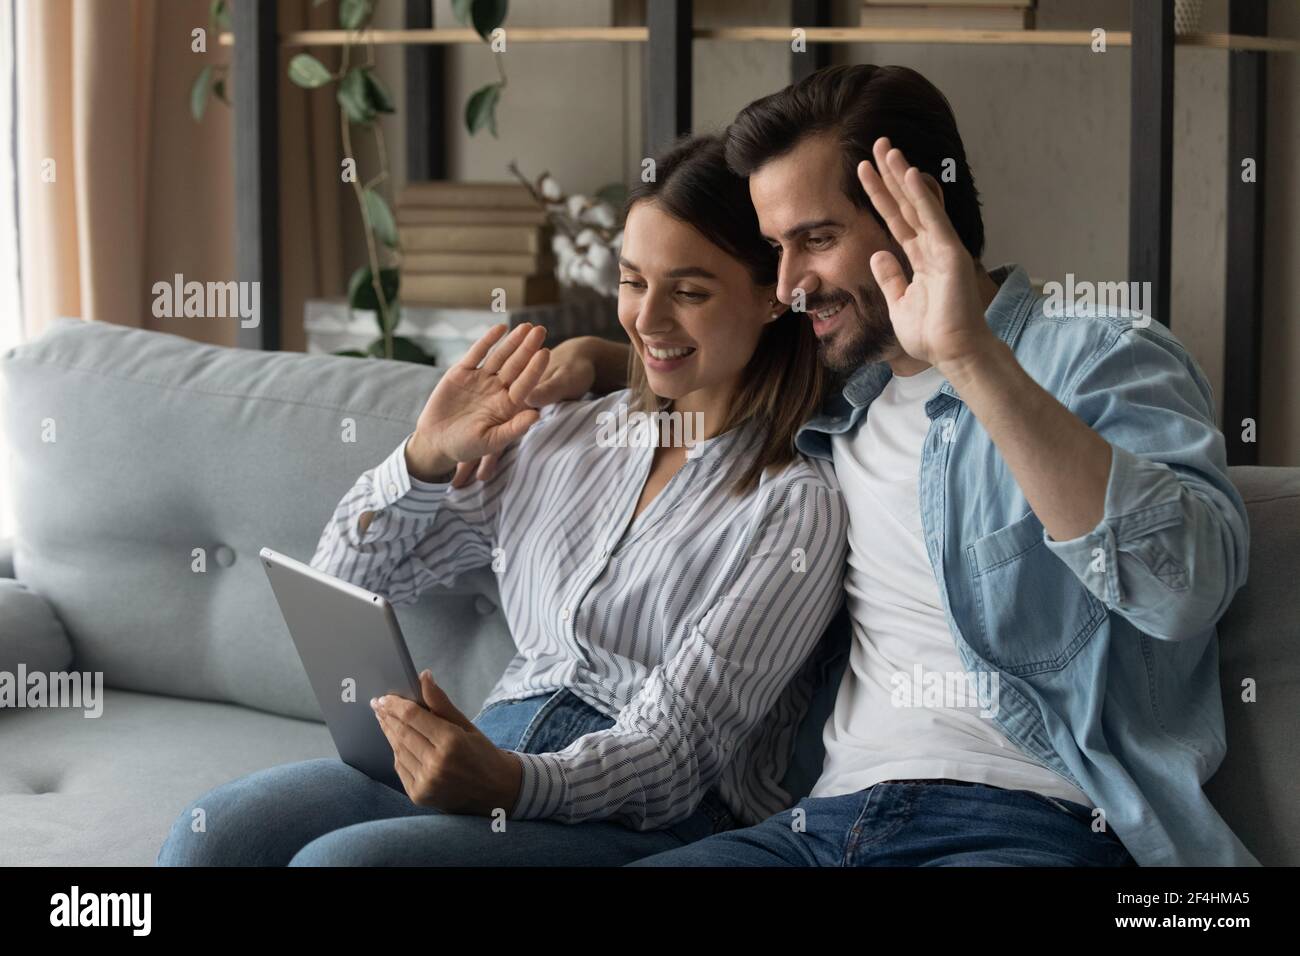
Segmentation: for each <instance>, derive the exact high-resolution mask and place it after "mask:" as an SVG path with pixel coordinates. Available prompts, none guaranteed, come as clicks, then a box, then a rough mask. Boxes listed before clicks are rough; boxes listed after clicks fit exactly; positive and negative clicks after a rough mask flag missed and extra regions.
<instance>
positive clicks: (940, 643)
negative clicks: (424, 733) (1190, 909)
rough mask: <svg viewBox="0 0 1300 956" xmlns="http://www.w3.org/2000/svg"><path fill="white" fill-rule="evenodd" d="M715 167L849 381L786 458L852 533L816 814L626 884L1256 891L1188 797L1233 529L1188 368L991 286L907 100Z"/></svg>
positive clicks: (685, 852)
mask: <svg viewBox="0 0 1300 956" xmlns="http://www.w3.org/2000/svg"><path fill="white" fill-rule="evenodd" d="M727 160H728V164H729V165H730V166H731V167H732V169H733V170H734V171H735V172H736V173H738V174H740V175H743V176H747V177H749V184H750V195H751V198H752V200H753V203H754V207H755V209H756V210H757V213H758V219H759V224H760V227H761V230H762V232H763V234H764V236H765V237H766V239H767V240H768V241H769V242H770V243H771V244H772V245H773V246H774V247H776V248H777V249H778V250H779V252H780V275H779V285H778V290H777V295H778V298H780V300H781V301H782V302H785V303H788V304H790V305H791V306H792V307H794V308H795V309H801V310H802V311H806V312H807V313H808V316H809V321H811V322H812V323H813V328H814V330H815V331H816V333H817V336H818V340H819V343H820V353H821V357H822V360H823V362H824V363H825V364H826V365H827V366H828V367H829V368H831V369H832V370H834V371H835V372H838V373H839V374H840V375H841V377H842V383H841V384H842V388H841V389H840V390H839V391H838V392H837V393H836V394H833V395H832V396H831V398H830V400H829V402H828V404H827V407H826V408H825V409H824V411H823V414H821V415H820V416H818V417H816V418H814V419H813V420H812V421H810V422H809V423H808V424H807V425H806V426H805V427H804V428H803V430H802V431H801V432H800V433H799V435H798V438H797V445H798V446H799V448H800V449H801V450H803V451H804V452H805V453H807V454H809V455H812V456H816V457H821V458H825V459H829V460H830V461H832V462H833V463H834V467H835V471H836V475H837V477H838V479H839V483H840V485H841V488H842V490H843V493H844V496H845V498H846V500H847V502H848V505H849V512H850V519H851V520H850V531H849V569H848V573H847V575H846V584H845V587H846V592H847V603H848V608H849V611H850V613H851V616H852V620H853V640H852V643H851V646H850V651H849V660H848V664H847V667H846V669H845V670H844V673H843V678H842V681H841V683H840V685H839V688H838V695H837V697H836V700H835V706H834V710H833V713H832V714H831V716H830V718H829V719H828V720H827V722H826V725H825V728H824V733H823V738H824V741H825V744H826V758H825V763H824V766H823V770H822V775H821V777H820V779H819V780H818V781H817V782H816V785H815V786H814V787H813V789H812V792H811V793H810V795H809V796H808V797H807V798H805V799H804V800H801V801H800V802H799V803H798V804H797V805H796V806H795V807H794V808H793V809H791V810H788V811H785V812H782V813H778V814H776V815H775V816H773V817H770V818H769V819H767V820H766V821H764V822H762V823H760V824H758V825H757V826H753V827H749V828H746V829H739V830H733V831H730V832H727V833H722V834H717V835H714V836H712V837H709V838H707V839H705V840H702V841H700V842H698V843H695V844H693V845H691V846H689V847H684V848H682V849H680V850H672V851H669V852H666V853H661V854H658V855H655V856H651V857H647V858H645V859H643V860H641V861H640V862H639V864H637V865H693V866H698V865H742V866H743V865H757V866H764V865H781V864H792V865H830V866H841V865H1100V866H1115V865H1132V864H1133V863H1134V862H1136V863H1139V864H1142V865H1153V864H1155V865H1159V864H1186V865H1217V864H1242V863H1254V862H1255V861H1254V859H1253V857H1252V856H1251V855H1250V853H1249V852H1248V851H1247V850H1246V848H1245V847H1244V846H1242V844H1241V843H1240V841H1239V840H1238V839H1237V838H1236V836H1235V835H1234V834H1233V833H1232V832H1231V831H1230V830H1229V828H1228V827H1227V825H1226V824H1225V823H1224V822H1223V820H1222V819H1221V818H1220V817H1219V815H1218V813H1217V812H1216V811H1215V810H1214V808H1213V806H1211V804H1210V802H1209V800H1208V799H1207V797H1206V796H1205V794H1204V792H1203V791H1202V784H1203V783H1204V782H1205V781H1206V780H1207V779H1208V778H1209V777H1210V776H1211V775H1212V774H1213V773H1214V771H1215V770H1216V768H1217V767H1218V765H1219V763H1220V761H1221V760H1222V758H1223V755H1224V750H1225V741H1224V727H1223V712H1222V703H1221V698H1220V688H1219V673H1218V647H1217V638H1216V634H1215V623H1216V622H1217V621H1218V619H1219V617H1220V616H1221V615H1222V614H1223V612H1224V611H1225V609H1226V608H1227V607H1228V604H1229V602H1230V601H1231V599H1232V596H1233V595H1234V593H1235V592H1236V591H1237V589H1238V588H1239V587H1240V586H1241V585H1242V583H1244V581H1245V578H1246V562H1247V553H1248V528H1247V523H1246V513H1245V508H1244V506H1243V504H1242V501H1241V498H1240V496H1239V495H1238V494H1237V492H1236V490H1235V489H1234V488H1233V486H1232V484H1231V482H1230V481H1229V479H1228V476H1227V467H1226V462H1225V452H1224V442H1223V436H1222V435H1221V434H1220V432H1219V431H1218V430H1217V428H1216V427H1215V424H1214V402H1213V398H1212V396H1211V393H1210V388H1209V386H1208V384H1207V383H1206V380H1205V376H1204V375H1203V373H1202V372H1201V370H1200V369H1199V368H1198V367H1197V365H1196V363H1195V361H1194V360H1193V359H1192V358H1191V356H1190V355H1189V354H1188V353H1187V351H1186V350H1185V349H1184V347H1183V346H1182V345H1181V344H1180V343H1179V342H1178V341H1177V340H1176V339H1175V338H1174V336H1173V335H1171V334H1170V333H1169V332H1168V331H1167V330H1166V329H1165V328H1164V327H1162V326H1161V325H1159V324H1156V323H1152V322H1150V321H1149V318H1148V317H1145V316H1140V317H1136V318H1135V317H1133V316H1132V315H1131V314H1130V313H1128V312H1127V310H1124V311H1119V310H1116V311H1110V312H1108V311H1106V310H1105V309H1099V310H1095V311H1094V312H1093V313H1092V314H1088V315H1085V316H1080V317H1064V316H1060V315H1057V314H1055V313H1054V312H1053V311H1052V309H1051V308H1050V300H1049V299H1048V298H1047V297H1044V296H1040V295H1037V294H1035V292H1034V290H1033V288H1032V287H1031V285H1030V282H1029V279H1028V276H1027V275H1026V273H1025V270H1024V269H1023V268H1021V267H1020V266H1017V265H1005V266H1002V267H1000V268H997V269H994V270H992V271H987V270H986V269H985V268H984V266H983V265H982V264H981V261H980V260H981V256H982V254H983V246H984V230H983V223H982V220H981V215H980V204H979V197H978V193H977V191H976V188H975V183H974V179H973V177H972V174H971V170H970V168H969V166H968V164H967V160H966V154H965V150H964V148H963V146H962V141H961V137H960V136H959V134H958V132H957V125H956V121H955V119H954V117H953V114H952V111H951V108H950V107H949V105H948V102H947V100H946V99H945V98H944V97H943V95H942V94H941V93H940V92H939V90H937V89H936V88H935V87H934V86H933V85H932V84H931V83H930V82H929V81H927V80H926V79H925V78H924V77H922V76H921V75H920V74H918V73H916V72H915V71H913V70H910V69H906V68H904V67H877V66H869V65H854V66H837V67H832V68H829V69H826V70H822V71H820V72H818V73H815V74H813V75H812V76H810V77H809V78H807V79H806V80H803V81H802V82H800V83H798V84H796V85H794V86H792V87H789V88H787V89H784V90H782V91H780V92H778V93H775V94H773V95H771V96H767V97H764V98H763V99H760V100H757V101H756V102H754V103H752V104H750V105H749V106H747V107H746V108H745V109H744V110H742V111H741V113H740V115H739V116H738V117H737V119H736V121H735V123H734V124H732V126H731V127H730V128H729V130H728V133H727ZM580 349H581V347H580V348H579V349H578V350H575V351H579V352H580V358H581V361H576V360H575V366H581V367H584V368H589V367H591V366H594V367H595V376H594V377H595V380H596V381H598V382H599V381H602V380H605V379H608V377H609V376H611V375H612V374H614V369H615V368H616V361H615V357H614V355H613V354H612V353H611V351H610V350H609V349H608V348H607V347H603V346H601V347H597V346H594V345H592V346H590V350H589V351H587V352H581V351H580ZM584 363H586V364H584ZM557 374H558V373H557ZM580 377H582V376H581V375H579V376H575V378H580ZM590 377H591V376H590V375H587V379H588V381H584V382H582V383H581V384H582V385H583V386H585V385H588V384H590V381H589V379H590ZM918 683H919V684H921V685H923V686H922V687H921V688H920V689H918V688H916V687H915V685H916V684H918ZM971 687H975V688H976V689H977V691H976V693H974V694H971V693H969V692H968V689H969V688H971ZM994 694H996V696H997V697H998V699H997V700H990V699H988V698H989V697H990V696H992V695H994ZM918 703H919V706H918Z"/></svg>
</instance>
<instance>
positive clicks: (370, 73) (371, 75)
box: [365, 69, 397, 113]
mask: <svg viewBox="0 0 1300 956" xmlns="http://www.w3.org/2000/svg"><path fill="white" fill-rule="evenodd" d="M365 75H366V94H367V98H368V99H369V100H370V105H371V107H373V108H374V109H375V110H376V111H377V112H380V113H395V112H397V107H396V106H394V105H393V97H392V95H391V94H389V92H388V90H387V88H385V86H384V84H383V83H381V82H379V77H377V76H375V71H374V70H370V69H367V70H366V71H365Z"/></svg>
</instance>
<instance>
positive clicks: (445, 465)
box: [406, 431, 456, 483]
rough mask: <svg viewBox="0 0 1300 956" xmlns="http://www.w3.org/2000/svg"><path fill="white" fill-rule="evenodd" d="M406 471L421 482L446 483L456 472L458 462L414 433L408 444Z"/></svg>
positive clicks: (417, 433)
mask: <svg viewBox="0 0 1300 956" xmlns="http://www.w3.org/2000/svg"><path fill="white" fill-rule="evenodd" d="M406 471H407V474H409V475H410V476H411V477H412V478H416V479H418V480H420V481H425V482H430V483H445V482H447V481H450V480H451V475H452V474H454V473H455V471H456V460H455V459H454V458H450V457H448V456H447V455H444V454H443V453H442V452H441V451H439V450H438V449H437V448H433V447H430V446H429V445H428V444H427V443H426V442H425V441H424V439H423V438H422V437H421V436H420V433H419V432H418V431H417V432H412V433H411V437H410V438H409V439H407V442H406Z"/></svg>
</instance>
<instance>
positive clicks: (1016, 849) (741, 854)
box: [628, 780, 1135, 866]
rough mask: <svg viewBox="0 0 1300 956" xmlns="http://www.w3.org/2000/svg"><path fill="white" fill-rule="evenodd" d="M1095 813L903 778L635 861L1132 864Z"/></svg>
mask: <svg viewBox="0 0 1300 956" xmlns="http://www.w3.org/2000/svg"><path fill="white" fill-rule="evenodd" d="M1092 823H1093V811H1092V810H1091V809H1090V808H1088V807H1085V806H1083V805H1082V804H1078V803H1074V802H1072V801H1069V800H1059V799H1056V798H1054V797H1045V796H1043V795H1042V794H1038V793H1033V792H1031V791H1028V790H1003V789H1001V788H999V787H990V786H985V785H984V784H977V783H967V782H965V781H958V780H899V781H889V782H886V783H878V784H876V785H875V786H874V787H868V788H867V789H865V790H859V791H858V792H857V793H849V794H845V795H843V796H838V797H818V798H816V799H814V798H811V797H806V798H804V799H803V800H800V801H799V802H798V803H797V804H795V806H794V807H793V808H792V809H790V810H784V811H782V812H781V813H777V814H774V815H773V816H770V817H768V818H767V819H766V820H764V821H763V822H762V823H759V824H757V825H755V826H752V827H744V828H742V829H734V830H730V831H728V832H726V833H719V834H716V835H714V836H711V837H708V838H707V839H704V840H700V841H698V842H696V843H692V844H691V845H689V846H685V847H681V848H679V849H673V850H667V851H665V852H662V853H656V854H655V855H653V856H649V857H645V858H642V859H640V860H638V861H635V862H633V863H631V864H628V865H630V866H1133V865H1135V864H1134V862H1133V858H1132V857H1131V856H1129V854H1128V851H1127V850H1125V849H1124V845H1123V844H1122V843H1120V841H1119V840H1118V839H1117V838H1116V837H1115V836H1114V834H1112V833H1111V832H1110V831H1109V830H1105V831H1102V832H1094V830H1093V828H1092Z"/></svg>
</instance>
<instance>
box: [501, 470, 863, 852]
mask: <svg viewBox="0 0 1300 956" xmlns="http://www.w3.org/2000/svg"><path fill="white" fill-rule="evenodd" d="M757 510H759V512H760V514H761V519H760V520H759V521H757V522H756V523H755V525H754V526H753V527H752V529H751V531H750V532H749V534H748V536H747V538H748V540H746V541H744V542H743V543H742V545H741V546H740V547H738V548H737V549H736V550H735V552H734V556H733V558H732V559H731V560H730V562H729V564H728V566H727V568H726V570H725V571H724V573H723V576H722V577H721V578H720V586H719V587H718V589H717V592H716V593H717V597H716V600H713V601H711V602H710V604H709V608H708V610H707V611H706V612H705V613H704V614H703V616H702V617H699V618H696V619H693V620H684V621H681V622H677V623H676V625H675V627H674V629H673V637H672V639H671V641H670V642H669V644H668V646H667V647H666V648H665V651H664V659H663V661H662V663H660V664H659V665H657V666H655V667H654V669H653V670H652V671H650V673H649V675H648V677H647V679H646V681H645V682H644V684H643V685H642V687H641V688H640V690H639V692H638V693H637V694H636V695H635V696H634V697H633V698H632V699H631V700H630V701H629V703H628V704H627V706H626V707H624V708H623V709H622V710H621V711H620V712H619V714H618V716H617V719H616V721H615V723H614V725H613V726H612V727H609V728H607V729H605V730H601V731H597V732H595V733H591V734H587V735H585V736H583V737H580V738H578V739H577V740H576V741H574V742H573V743H572V744H570V745H569V746H568V747H567V748H565V749H564V750H561V751H559V752H556V753H543V754H527V753H519V754H518V755H517V756H518V757H519V759H520V762H521V763H522V765H523V784H522V787H521V789H520V792H519V797H518V799H517V801H516V803H515V806H514V808H513V810H512V813H511V816H512V817H516V818H521V819H536V818H550V819H555V820H559V821H562V822H566V823H577V822H581V821H584V820H592V819H612V820H616V821H619V822H621V823H623V824H625V825H627V826H629V827H631V828H633V829H636V830H652V829H656V828H659V827H664V826H669V825H671V824H673V823H675V822H677V821H679V820H682V819H685V818H686V817H688V816H690V814H691V813H692V812H694V810H695V808H696V806H697V805H698V804H699V801H700V800H701V799H702V797H703V795H704V793H705V792H706V791H707V789H708V788H709V787H710V786H711V785H712V784H713V782H714V781H715V780H716V779H717V778H718V776H719V775H720V774H721V772H722V770H723V768H724V767H725V765H726V763H727V761H728V760H729V759H730V757H731V755H732V754H733V753H734V752H735V751H736V748H737V746H738V745H739V743H740V742H741V741H743V740H744V738H745V737H746V735H748V734H749V733H750V731H751V730H753V729H754V728H755V727H756V726H757V725H758V724H759V722H760V721H761V720H762V718H763V717H764V715H765V714H766V713H767V712H768V711H769V710H770V709H771V707H772V706H773V705H774V703H775V701H776V699H777V697H778V696H779V695H780V693H781V691H782V689H783V688H784V687H785V686H786V684H787V683H788V682H789V680H790V679H791V677H793V676H794V674H795V672H796V671H797V670H798V669H799V667H800V665H801V664H802V663H803V661H804V660H805V659H806V658H807V657H808V655H809V653H810V652H811V651H812V649H813V647H814V646H815V645H816V643H817V640H818V639H819V638H820V637H821V635H822V633H823V632H824V631H825V629H826V626H827V624H828V623H829V622H830V620H831V618H832V617H833V616H834V614H835V612H836V611H837V610H838V608H839V606H840V602H841V600H842V593H843V591H842V588H843V571H844V556H845V550H846V547H847V521H848V519H847V513H846V511H845V507H844V503H843V499H842V498H841V497H840V493H839V491H838V489H836V488H834V487H829V486H827V485H825V484H821V483H818V482H814V481H809V480H799V481H797V482H791V483H789V484H788V485H787V486H786V487H785V488H783V489H781V492H780V493H779V494H773V493H769V494H768V495H767V497H766V501H765V504H764V505H763V506H761V507H760V508H759V509H757Z"/></svg>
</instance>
